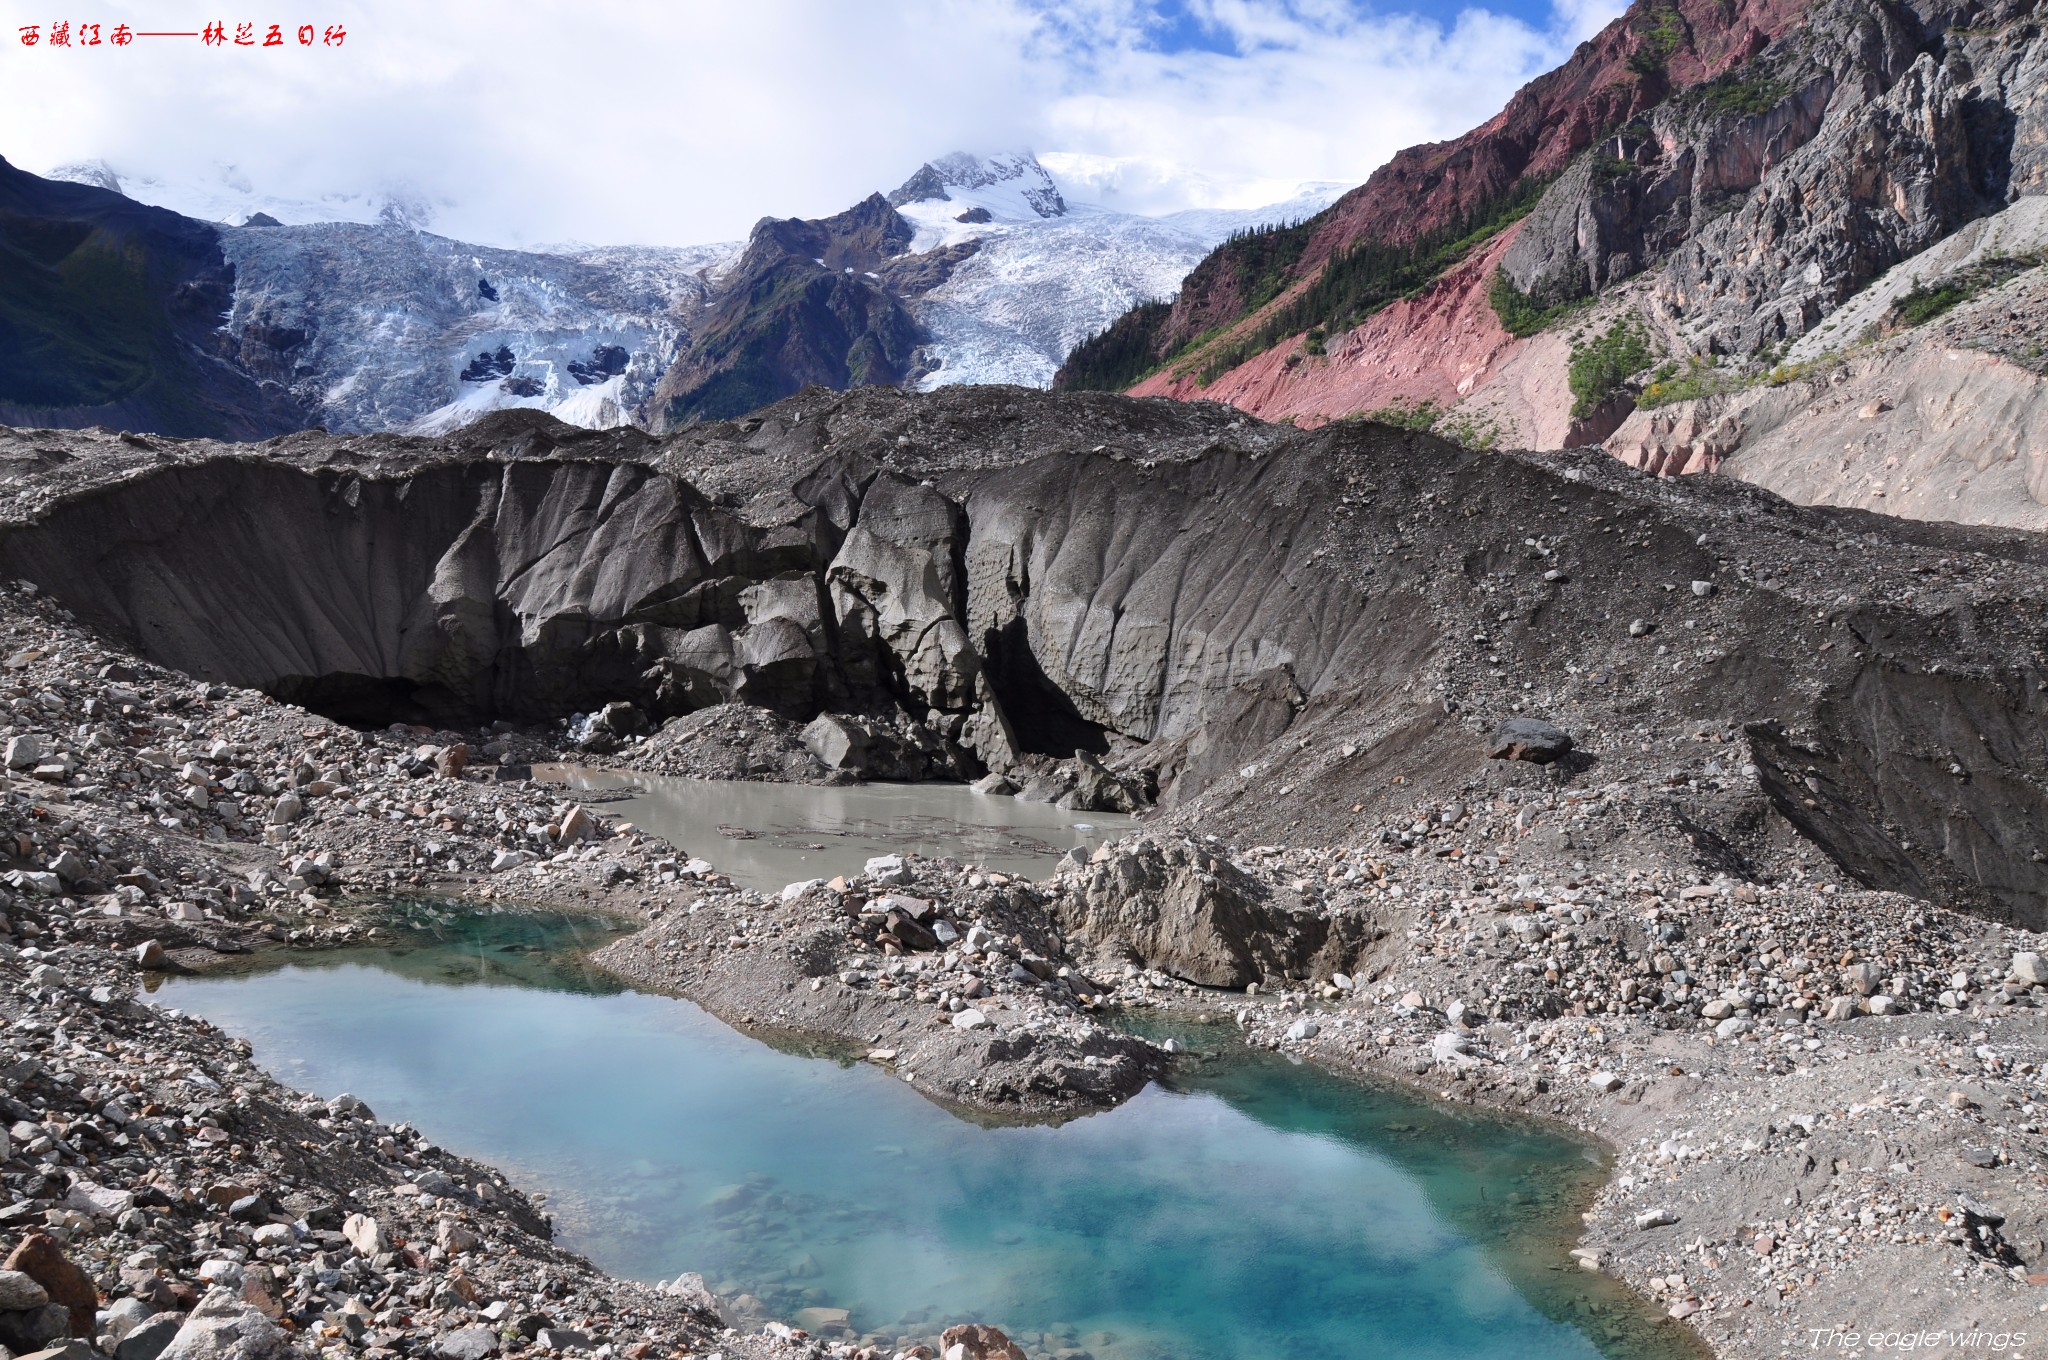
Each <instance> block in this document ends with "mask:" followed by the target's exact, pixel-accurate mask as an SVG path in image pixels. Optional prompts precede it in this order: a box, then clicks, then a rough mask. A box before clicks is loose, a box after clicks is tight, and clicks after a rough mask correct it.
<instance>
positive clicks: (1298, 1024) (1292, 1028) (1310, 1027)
mask: <svg viewBox="0 0 2048 1360" xmlns="http://www.w3.org/2000/svg"><path fill="white" fill-rule="evenodd" d="M1322 1032H1323V1027H1322V1026H1321V1025H1319V1024H1317V1023H1316V1022H1315V1021H1313V1020H1311V1019H1309V1018H1308V1017H1307V1016H1303V1017H1302V1018H1301V1019H1299V1020H1297V1021H1295V1022H1294V1023H1293V1024H1291V1025H1289V1026H1288V1027H1287V1037H1288V1038H1290V1039H1293V1040H1296V1041H1297V1042H1298V1041H1300V1040H1303V1039H1313V1038H1315V1037H1316V1036H1317V1035H1318V1034H1321V1033H1322Z"/></svg>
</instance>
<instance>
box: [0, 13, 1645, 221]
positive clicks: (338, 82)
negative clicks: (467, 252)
mask: <svg viewBox="0 0 2048 1360" xmlns="http://www.w3.org/2000/svg"><path fill="white" fill-rule="evenodd" d="M204 3H205V4H206V5H207V6H209V7H208V8H204V9H202V8H201V7H200V6H199V5H193V4H188V3H186V0H107V2H106V3H103V4H102V5H101V6H100V8H99V10H98V11H96V13H97V16H98V17H99V19H100V20H101V21H102V22H104V23H106V24H107V25H109V26H111V25H112V24H114V23H118V22H121V21H123V20H126V21H128V22H130V23H138V22H140V21H143V20H144V19H145V18H146V20H147V24H148V26H150V27H165V26H173V25H175V26H178V27H184V26H188V25H189V26H191V27H194V28H197V27H201V26H203V24H204V23H205V22H207V21H210V20H211V19H213V18H215V17H217V16H216V15H215V14H214V12H213V8H212V7H211V4H212V0H204ZM323 3H324V8H323V12H322V13H323V18H322V22H323V24H324V23H328V22H341V23H343V24H345V25H346V27H347V29H348V31H349V34H350V37H349V39H348V41H347V44H346V45H345V47H344V48H343V49H341V50H339V51H334V50H327V49H323V48H315V49H309V50H298V49H292V50H288V51H285V52H283V53H275V52H273V53H269V54H264V53H260V52H257V51H242V52H232V51H229V52H223V51H218V50H206V49H202V48H201V47H200V46H199V45H198V44H197V43H196V42H193V43H176V42H171V41H169V40H159V41H158V42H157V44H156V45H154V46H152V47H151V48H150V49H149V50H147V51H144V50H142V49H140V48H136V49H132V50H128V51H125V52H122V53H120V54H118V59H117V57H116V54H114V53H113V52H111V51H110V50H104V49H103V50H101V51H99V52H96V53H93V54H90V55H88V54H83V53H79V52H75V51H73V52H56V51H52V50H50V49H48V48H47V47H44V48H39V49H24V48H22V47H21V46H20V45H19V44H18V43H16V42H15V41H13V35H14V31H15V28H16V26H17V25H18V24H24V23H31V22H41V23H48V22H49V20H50V17H51V16H50V14H49V13H47V12H46V11H47V10H48V5H47V4H46V3H45V2H44V0H0V155H4V156H6V157H7V158H8V159H9V160H11V161H14V162H15V163H16V164H19V165H23V166H25V167H27V168H29V169H32V170H38V171H41V170H47V169H50V168H52V167H54V166H56V165H59V164H62V163H65V162H74V161H83V160H94V159H101V160H105V161H106V162H107V163H108V164H109V165H111V166H112V167H113V168H114V170H115V171H116V172H117V173H118V174H120V175H121V177H122V179H123V181H124V182H125V183H128V184H130V185H131V186H132V187H133V186H141V187H135V192H137V194H138V196H140V197H149V196H151V195H152V194H153V195H155V196H156V197H157V199H158V201H165V202H167V203H168V204H169V205H170V206H174V207H180V208H182V209H185V210H188V211H199V210H200V209H201V208H205V209H206V215H222V214H225V213H228V212H230V211H231V209H232V206H233V204H234V203H236V202H241V201H248V200H249V199H250V196H251V195H254V196H257V197H262V198H265V199H267V200H276V201H278V202H285V201H291V202H318V201H323V200H325V201H329V202H339V201H341V200H340V199H339V198H336V197H335V196H343V197H346V198H348V199H349V201H352V202H358V203H360V202H365V201H370V200H374V199H377V198H378V197H379V196H381V195H395V196H400V197H403V198H406V199H407V200H408V201H411V202H414V203H416V204H419V205H422V206H424V207H426V208H427V209H429V210H430V211H431V212H432V213H433V214H434V221H435V225H436V227H437V229H439V230H443V231H446V232H448V233H449V234H451V235H456V236H461V237H465V238H467V239H471V240H477V241H481V242H486V243H492V244H506V245H528V244H535V243H541V242H559V241H566V240H580V241H589V242H596V243H622V242H636V241H637V242H653V243H658V244H668V245H681V244H690V243H694V242H700V241H711V240H723V239H731V238H733V237H737V236H741V235H744V234H745V232H746V230H747V228H748V227H749V226H750V225H751V224H752V223H753V221H754V220H755V219H756V218H758V217H761V216H763V215H766V214H771V213H772V214H775V215H778V216H789V215H802V216H816V215H821V214H825V213H831V212H836V211H838V210H840V209H842V208H844V207H845V206H847V205H848V204H849V203H851V202H853V201H855V200H856V199H858V198H860V197H862V196H863V195H865V194H866V193H868V192H869V191H871V190H874V189H878V188H880V189H886V188H889V187H892V186H894V185H895V184H897V183H900V182H901V181H902V180H903V179H905V178H906V177H907V176H908V175H909V174H910V173H911V172H912V171H913V170H915V169H916V168H917V166H918V165H919V164H920V163H921V162H923V161H924V160H926V159H929V158H931V157H934V156H939V155H943V154H945V153H946V152H948V151H952V150H956V149H964V150H970V151H974V150H985V151H997V150H1011V149H1031V150H1035V151H1037V152H1040V153H1041V154H1042V155H1044V156H1045V157H1046V158H1047V159H1048V163H1049V164H1052V163H1054V162H1055V161H1057V166H1056V169H1055V173H1056V174H1060V175H1062V177H1063V178H1064V179H1066V180H1067V182H1068V183H1069V186H1070V188H1071V189H1072V190H1073V196H1075V197H1077V198H1080V199H1084V200H1085V199H1089V198H1093V199H1095V200H1096V201H1100V202H1102V203H1103V204H1104V205H1105V206H1111V207H1117V208H1121V209H1125V210H1130V211H1144V212H1163V211H1171V210H1173V209H1176V208H1182V207H1249V206H1255V205H1257V204H1259V203H1264V202H1272V201H1277V200H1279V199H1283V198H1286V197H1288V196H1289V195H1290V194H1291V192H1292V189H1293V187H1294V186H1295V185H1297V184H1299V183H1301V182H1304V181H1339V182H1344V183H1356V182H1359V181H1362V180H1363V179H1364V178H1365V177H1366V175H1367V174H1369V173H1370V172H1371V171H1372V169H1373V168H1374V167H1375V166H1377V165H1379V164H1380V163H1381V162H1383V161H1384V160H1385V159H1386V158H1387V157H1388V156H1389V155H1391V154H1392V153H1393V152H1394V151H1396V150H1398V149H1399V148H1400V147H1402V146H1405V145H1408V144H1410V143H1413V142H1417V141H1427V140H1436V139H1440V138H1443V137H1449V136H1454V135H1456V134H1458V133H1460V132H1462V131H1464V130H1466V129H1467V128H1470V127H1472V126H1474V125H1475V124H1477V123H1479V122H1481V121H1483V120H1485V119H1486V118H1488V117H1490V116H1491V115H1492V114H1493V113H1494V112H1495V111H1497V110H1498V109H1499V108H1500V106H1501V104H1502V103H1503V102H1505V100H1506V99H1507V97H1508V96H1509V95H1510V94H1512V93H1513V91H1514V90H1515V89H1516V88H1517V87H1518V86H1520V85H1521V84H1522V83H1524V82H1525V81H1527V80H1528V79H1530V78H1531V77H1533V76H1535V75H1537V74H1539V73H1540V72H1542V71H1544V70H1546V69H1548V68H1550V67H1551V66H1554V65H1555V64H1557V63H1558V62H1559V61H1561V60H1562V59H1563V58H1564V57H1565V56H1567V55H1568V54H1569V53H1570V51H1571V48H1572V47H1573V45H1574V44H1575V43H1577V42H1578V41H1579V40H1580V39H1582V38H1584V37H1586V36H1588V35H1590V34H1591V33H1592V32H1594V31H1596V30H1597V29H1598V28H1599V27H1600V26H1601V24H1602V23H1604V22H1605V21H1606V20H1607V19H1609V18H1611V17H1612V16H1613V15H1614V14H1616V13H1618V12H1619V11H1620V8H1621V5H1620V3H1619V0H1557V3H1556V4H1554V5H1553V4H1546V3H1543V2H1542V0H1492V7H1491V8H1484V9H1482V8H1476V7H1458V8H1453V7H1451V6H1448V5H1445V4H1442V3H1440V0H1417V3H1415V4H1413V5H1408V6H1405V7H1397V6H1366V5H1360V4H1354V3H1348V2H1347V0H1060V3H1054V2H1053V0H922V3H920V4H918V5H915V6H910V5H900V6H898V5H878V6H864V5H848V4H845V3H844V2H843V0H748V3H744V4H734V3H730V0H598V2H597V3H588V4H575V5H571V4H566V3H538V2H536V0H528V2H527V3H520V2H519V0H437V2H436V3H435V4H433V5H419V4H416V3H413V0H323ZM151 185H153V186H154V187H149V186H151ZM181 195H182V197H180V196H181ZM238 196H239V197H238ZM174 200H175V201H174Z"/></svg>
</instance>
